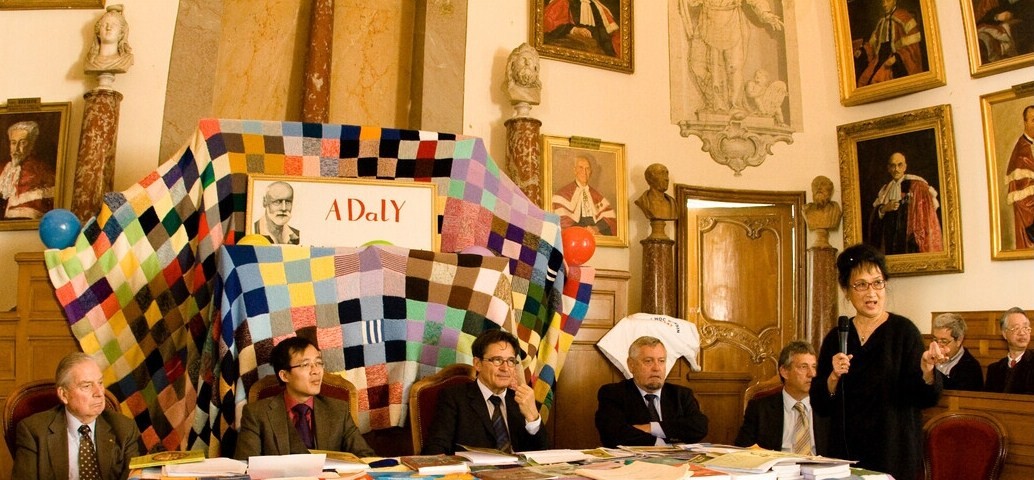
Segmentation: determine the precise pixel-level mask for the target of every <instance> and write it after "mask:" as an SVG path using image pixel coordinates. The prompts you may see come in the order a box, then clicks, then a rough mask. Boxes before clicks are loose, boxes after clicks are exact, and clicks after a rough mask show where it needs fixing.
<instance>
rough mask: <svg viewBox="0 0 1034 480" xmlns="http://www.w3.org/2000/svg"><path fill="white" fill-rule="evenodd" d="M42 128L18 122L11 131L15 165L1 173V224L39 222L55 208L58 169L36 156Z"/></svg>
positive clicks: (8, 133) (7, 167) (9, 133)
mask: <svg viewBox="0 0 1034 480" xmlns="http://www.w3.org/2000/svg"><path fill="white" fill-rule="evenodd" d="M38 138H39V124H38V123H36V122H33V121H24V122H18V123H15V124H14V125H11V126H10V127H8V128H7V139H8V142H9V143H10V146H11V161H9V162H7V164H6V165H4V168H3V170H2V171H0V220H2V219H14V218H25V219H29V220H38V219H40V218H41V217H43V214H44V213H47V212H48V211H50V210H51V209H53V208H54V185H55V178H56V176H55V174H54V167H53V166H51V164H49V163H47V162H44V161H43V160H41V159H40V158H39V157H37V156H36V151H35V150H36V140H37V139H38Z"/></svg>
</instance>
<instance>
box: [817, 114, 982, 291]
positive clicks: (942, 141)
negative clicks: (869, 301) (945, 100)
mask: <svg viewBox="0 0 1034 480" xmlns="http://www.w3.org/2000/svg"><path fill="white" fill-rule="evenodd" d="M837 139H838V142H839V150H840V181H841V188H842V190H841V192H842V195H843V202H844V245H853V244H856V243H863V242H864V243H867V244H870V245H872V246H874V247H876V248H878V249H880V250H881V251H883V253H884V254H886V255H887V269H888V270H889V271H890V273H893V274H896V275H925V274H930V273H950V272H962V234H961V231H960V228H961V223H960V220H959V218H960V215H959V191H958V174H957V173H956V172H957V169H956V165H955V141H954V137H953V136H952V121H951V106H950V105H938V106H934V107H928V108H923V109H919V110H912V111H909V112H904V113H899V114H895V115H888V116H886V117H881V118H876V119H873V120H866V121H862V122H857V123H851V124H847V125H840V126H838V127H837Z"/></svg>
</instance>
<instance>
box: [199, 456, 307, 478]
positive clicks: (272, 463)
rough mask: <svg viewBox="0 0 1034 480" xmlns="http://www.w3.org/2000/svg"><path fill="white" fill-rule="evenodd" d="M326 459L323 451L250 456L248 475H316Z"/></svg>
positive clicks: (275, 476)
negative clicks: (317, 452)
mask: <svg viewBox="0 0 1034 480" xmlns="http://www.w3.org/2000/svg"><path fill="white" fill-rule="evenodd" d="M326 460H327V456H326V455H324V454H322V453H319V454H315V453H296V454H292V455H260V456H255V457H248V475H250V476H251V478H252V479H253V480H262V479H266V478H280V477H316V476H319V475H320V474H321V473H323V463H324V462H326ZM188 465H189V464H188Z"/></svg>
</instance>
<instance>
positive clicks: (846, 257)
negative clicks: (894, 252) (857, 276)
mask: <svg viewBox="0 0 1034 480" xmlns="http://www.w3.org/2000/svg"><path fill="white" fill-rule="evenodd" d="M864 266H870V267H876V268H877V269H878V270H879V271H880V274H882V275H883V279H884V280H887V279H889V278H890V275H889V274H888V273H887V257H885V256H884V255H883V252H880V251H879V250H877V249H876V248H875V247H873V246H872V245H866V244H864V243H859V244H857V245H851V246H850V247H847V248H845V249H844V251H843V252H840V255H839V256H837V282H838V283H839V284H840V287H841V288H845V289H846V288H847V287H848V286H849V285H848V282H850V281H851V272H853V271H855V269H856V268H859V267H864Z"/></svg>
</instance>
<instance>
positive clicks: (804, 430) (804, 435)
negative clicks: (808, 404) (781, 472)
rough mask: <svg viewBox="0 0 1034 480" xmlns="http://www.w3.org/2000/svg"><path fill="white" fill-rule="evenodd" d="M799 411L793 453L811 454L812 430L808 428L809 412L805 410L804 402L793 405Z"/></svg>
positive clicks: (794, 428)
mask: <svg viewBox="0 0 1034 480" xmlns="http://www.w3.org/2000/svg"><path fill="white" fill-rule="evenodd" d="M793 409H794V410H796V411H797V422H796V423H795V424H794V427H793V453H796V454H799V455H811V454H812V453H813V452H812V451H811V431H810V430H809V429H808V412H806V411H805V410H804V402H797V404H796V405H794V406H793Z"/></svg>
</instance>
